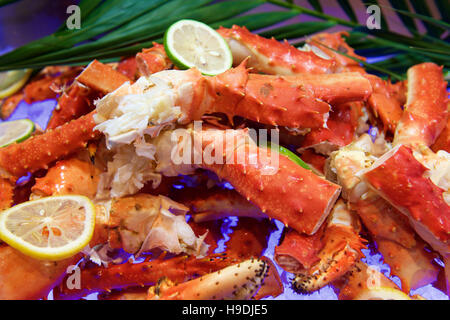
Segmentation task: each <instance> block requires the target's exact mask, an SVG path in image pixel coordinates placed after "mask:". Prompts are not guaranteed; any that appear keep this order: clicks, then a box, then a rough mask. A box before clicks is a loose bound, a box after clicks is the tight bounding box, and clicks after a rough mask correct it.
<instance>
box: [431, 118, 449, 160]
mask: <svg viewBox="0 0 450 320" xmlns="http://www.w3.org/2000/svg"><path fill="white" fill-rule="evenodd" d="M431 150H433V151H434V152H438V151H439V150H444V151H447V152H450V117H448V119H447V125H446V126H445V129H444V130H442V132H441V134H440V135H439V137H438V138H437V140H436V142H435V143H434V144H433V145H432V146H431Z"/></svg>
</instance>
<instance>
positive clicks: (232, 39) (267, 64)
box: [217, 25, 334, 75]
mask: <svg viewBox="0 0 450 320" xmlns="http://www.w3.org/2000/svg"><path fill="white" fill-rule="evenodd" d="M217 32H219V33H220V35H222V37H224V38H225V40H226V41H227V42H228V45H229V46H230V48H231V51H232V53H233V59H234V64H235V65H238V64H240V63H241V62H242V61H243V60H245V59H246V58H247V57H251V58H250V60H249V67H251V68H255V69H256V70H259V71H260V72H264V73H267V74H283V75H288V74H297V73H311V74H319V73H329V72H330V70H332V69H333V67H334V62H333V61H332V60H329V59H328V60H327V59H324V58H322V57H319V56H318V55H316V54H315V53H314V52H306V51H301V50H298V49H297V48H295V47H293V46H291V45H290V44H289V43H287V42H285V43H282V42H279V41H277V40H275V39H266V38H263V37H260V36H258V35H256V34H253V33H251V32H250V31H248V29H247V28H245V27H239V26H236V25H234V26H233V27H232V28H231V29H227V28H223V27H221V28H219V29H218V30H217Z"/></svg>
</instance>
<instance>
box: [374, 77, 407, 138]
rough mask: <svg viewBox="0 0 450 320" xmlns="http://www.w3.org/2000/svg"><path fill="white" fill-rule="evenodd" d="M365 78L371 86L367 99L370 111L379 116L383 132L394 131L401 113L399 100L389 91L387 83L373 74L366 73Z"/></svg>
mask: <svg viewBox="0 0 450 320" xmlns="http://www.w3.org/2000/svg"><path fill="white" fill-rule="evenodd" d="M366 78H367V79H369V81H370V83H371V85H372V88H373V92H372V95H371V96H370V98H369V100H368V101H367V102H368V104H369V106H370V108H371V110H372V112H373V113H374V115H375V117H376V118H380V120H381V122H382V123H383V127H384V131H385V132H386V131H389V132H392V133H394V132H395V129H396V127H397V124H398V122H399V121H400V118H401V117H402V114H403V110H402V108H401V104H400V102H399V100H398V99H397V98H396V97H395V96H393V95H391V93H390V92H389V89H388V85H389V83H387V82H386V81H384V80H382V79H380V78H378V77H376V76H373V75H366Z"/></svg>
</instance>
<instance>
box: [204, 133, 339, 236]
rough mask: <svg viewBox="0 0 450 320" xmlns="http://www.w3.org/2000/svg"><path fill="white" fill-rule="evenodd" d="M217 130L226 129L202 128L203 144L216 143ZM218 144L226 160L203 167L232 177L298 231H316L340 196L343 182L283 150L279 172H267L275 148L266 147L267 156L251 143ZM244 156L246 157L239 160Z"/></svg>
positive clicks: (270, 212)
mask: <svg viewBox="0 0 450 320" xmlns="http://www.w3.org/2000/svg"><path fill="white" fill-rule="evenodd" d="M217 134H219V135H222V134H223V133H222V131H221V130H206V131H203V132H202V140H201V141H202V143H203V144H204V146H206V147H207V146H210V147H211V146H214V142H215V141H214V137H215V136H216V135H217ZM236 134H237V136H238V138H239V137H240V138H244V139H246V134H245V133H239V132H237V131H236ZM222 141H225V139H223V140H222ZM218 147H219V146H215V147H214V150H225V152H224V154H223V156H224V157H225V158H224V162H223V163H226V164H224V165H221V164H215V163H213V164H206V163H203V164H202V165H201V167H202V168H205V169H209V170H211V171H213V172H215V173H216V174H217V175H218V176H219V177H220V178H222V179H224V180H227V181H229V182H230V183H231V184H232V185H233V186H234V188H235V189H236V191H238V192H239V193H240V194H241V195H243V196H244V197H246V198H247V200H249V201H251V202H253V203H254V204H256V205H257V206H258V207H259V208H261V210H262V211H263V212H264V213H265V214H267V215H268V216H269V217H271V218H274V219H277V220H280V221H281V222H282V223H284V224H285V225H288V226H290V227H292V228H293V229H295V230H297V231H298V232H301V233H307V234H314V233H315V232H316V231H317V230H318V229H319V227H320V226H321V224H322V222H323V221H324V220H325V219H326V217H327V216H328V214H329V212H330V210H331V208H332V207H333V204H334V203H335V202H336V200H337V198H338V196H339V193H340V190H341V187H340V186H338V185H336V184H334V183H331V182H329V181H327V180H325V179H322V178H320V177H318V176H317V175H315V174H314V173H312V172H311V171H310V170H306V169H304V168H302V167H301V166H299V165H297V164H296V163H294V162H293V161H292V160H290V159H289V158H288V157H286V156H284V155H281V154H277V155H274V156H277V157H278V161H279V163H278V168H277V170H276V173H275V174H273V175H268V174H265V169H267V168H268V165H267V163H266V162H267V159H269V158H271V157H272V154H271V152H276V151H271V150H270V149H267V158H265V157H260V156H258V154H259V155H261V154H264V152H265V150H264V151H260V150H259V148H258V147H256V146H250V145H249V144H242V145H240V146H237V147H236V148H235V149H232V150H230V148H229V147H228V150H227V149H226V146H225V148H224V147H223V146H222V148H221V149H218ZM241 156H242V157H243V159H240V161H237V159H239V157H241ZM255 157H256V159H255ZM230 159H235V160H234V161H233V162H234V163H230V162H231V161H229V160H230ZM250 159H251V160H250ZM269 168H270V166H269ZM319 190H320V191H319ZM280 194H281V196H280Z"/></svg>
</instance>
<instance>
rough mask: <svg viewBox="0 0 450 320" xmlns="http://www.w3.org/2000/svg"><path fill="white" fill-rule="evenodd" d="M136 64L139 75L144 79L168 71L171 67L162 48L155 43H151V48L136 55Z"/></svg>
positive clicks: (170, 62)
mask: <svg viewBox="0 0 450 320" xmlns="http://www.w3.org/2000/svg"><path fill="white" fill-rule="evenodd" d="M136 63H137V67H138V69H139V73H140V74H141V75H144V76H146V77H148V76H149V75H151V74H153V73H156V72H159V71H162V70H167V69H170V68H171V67H172V65H173V64H172V61H170V59H169V57H168V56H167V54H166V51H165V50H164V46H163V45H162V44H159V43H156V42H153V47H151V48H149V49H143V50H142V52H139V53H138V54H136Z"/></svg>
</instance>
